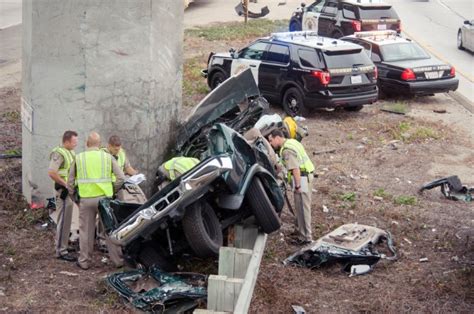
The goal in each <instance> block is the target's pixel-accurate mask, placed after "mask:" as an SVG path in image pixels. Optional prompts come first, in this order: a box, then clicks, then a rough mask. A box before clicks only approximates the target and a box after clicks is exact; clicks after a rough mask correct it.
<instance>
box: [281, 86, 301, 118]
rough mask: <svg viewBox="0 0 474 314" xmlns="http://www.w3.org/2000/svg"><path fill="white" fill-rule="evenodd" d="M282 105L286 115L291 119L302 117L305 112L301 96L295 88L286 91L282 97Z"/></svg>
mask: <svg viewBox="0 0 474 314" xmlns="http://www.w3.org/2000/svg"><path fill="white" fill-rule="evenodd" d="M282 104H283V109H284V110H285V112H286V114H288V115H290V116H292V117H294V116H303V115H304V114H305V113H306V112H307V110H306V108H305V106H304V101H303V94H302V93H301V92H300V90H299V89H298V88H296V87H291V88H289V89H287V90H286V92H285V94H284V95H283V100H282Z"/></svg>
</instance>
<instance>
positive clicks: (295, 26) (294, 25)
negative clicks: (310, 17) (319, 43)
mask: <svg viewBox="0 0 474 314" xmlns="http://www.w3.org/2000/svg"><path fill="white" fill-rule="evenodd" d="M289 30H290V32H298V31H301V30H302V28H301V22H300V21H297V20H293V21H291V22H290V27H289Z"/></svg>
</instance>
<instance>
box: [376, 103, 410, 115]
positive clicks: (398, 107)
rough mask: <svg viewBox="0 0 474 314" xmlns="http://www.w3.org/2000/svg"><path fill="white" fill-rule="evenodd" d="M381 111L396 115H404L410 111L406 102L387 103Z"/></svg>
mask: <svg viewBox="0 0 474 314" xmlns="http://www.w3.org/2000/svg"><path fill="white" fill-rule="evenodd" d="M381 109H382V110H383V111H388V112H393V113H398V114H406V113H407V112H408V111H410V108H409V107H408V104H407V103H406V102H402V101H397V102H394V103H388V104H385V105H383V106H382V107H381Z"/></svg>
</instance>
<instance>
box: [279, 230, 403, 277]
mask: <svg viewBox="0 0 474 314" xmlns="http://www.w3.org/2000/svg"><path fill="white" fill-rule="evenodd" d="M384 240H385V241H387V247H388V250H389V251H390V252H391V254H392V255H391V256H387V255H386V254H382V253H379V252H378V251H377V249H376V247H375V246H376V245H377V244H378V243H380V242H382V241H384ZM380 259H387V260H396V259H397V253H396V251H395V248H394V246H393V239H392V236H391V234H390V233H389V232H387V231H384V230H381V229H379V228H375V227H370V226H365V225H359V224H346V225H342V226H340V227H339V228H337V229H336V230H334V231H332V232H330V233H328V234H327V235H325V236H323V237H322V238H320V239H318V240H317V241H316V242H315V243H312V244H309V245H307V246H306V247H303V248H302V249H300V250H299V251H297V252H296V253H294V254H293V255H291V256H290V257H288V258H287V259H286V260H285V261H284V262H283V264H285V265H290V264H294V265H298V266H302V267H307V268H311V269H313V268H319V267H322V266H326V265H331V264H334V263H339V264H342V265H343V270H344V271H347V272H351V274H352V275H356V274H361V273H355V272H358V269H361V270H364V272H369V271H370V270H371V268H372V266H373V265H375V264H376V263H377V262H378V261H379V260H380ZM361 265H366V266H367V267H356V266H361Z"/></svg>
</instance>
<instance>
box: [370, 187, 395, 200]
mask: <svg viewBox="0 0 474 314" xmlns="http://www.w3.org/2000/svg"><path fill="white" fill-rule="evenodd" d="M373 194H374V196H378V197H381V198H390V197H392V195H390V194H389V193H387V192H386V191H385V190H384V189H382V188H380V189H377V190H375V191H374V193H373Z"/></svg>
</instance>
